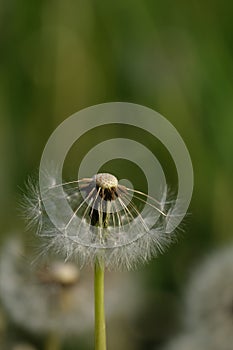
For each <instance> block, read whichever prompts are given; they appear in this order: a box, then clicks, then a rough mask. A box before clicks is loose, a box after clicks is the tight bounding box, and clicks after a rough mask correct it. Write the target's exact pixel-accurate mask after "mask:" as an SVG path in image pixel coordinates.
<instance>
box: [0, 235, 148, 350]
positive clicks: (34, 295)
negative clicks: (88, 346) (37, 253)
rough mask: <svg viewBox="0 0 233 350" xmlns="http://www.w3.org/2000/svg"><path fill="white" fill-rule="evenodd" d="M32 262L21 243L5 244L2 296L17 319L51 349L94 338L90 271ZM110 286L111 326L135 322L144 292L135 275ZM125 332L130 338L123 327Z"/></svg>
mask: <svg viewBox="0 0 233 350" xmlns="http://www.w3.org/2000/svg"><path fill="white" fill-rule="evenodd" d="M28 260H31V254H30V255H29V254H28V252H27V251H26V249H25V247H24V245H23V244H22V242H21V241H20V240H19V239H16V238H13V237H12V238H11V239H8V240H7V241H6V242H5V244H4V245H3V246H2V249H1V254H0V298H1V302H2V305H3V307H4V309H5V310H6V311H7V314H8V315H9V316H10V318H11V320H12V321H14V323H15V324H16V325H19V326H20V327H21V328H24V329H25V330H27V331H29V332H31V333H33V334H36V335H38V334H39V335H42V336H43V337H44V338H45V341H46V344H45V345H46V349H47V348H48V349H50V348H51V349H56V350H57V349H59V348H60V346H61V344H62V342H63V341H65V340H66V339H67V337H68V336H70V335H76V336H77V337H79V338H82V339H84V338H85V337H86V336H89V333H90V332H91V331H92V323H93V310H92V299H93V291H92V274H91V273H90V271H85V272H83V271H80V270H79V269H78V267H77V266H76V264H74V263H72V262H66V263H64V262H63V261H61V260H58V259H55V260H54V259H53V260H51V261H50V263H49V265H48V263H47V259H46V260H45V261H42V262H40V263H39V262H38V263H37V264H36V265H34V266H33V267H32V266H31V265H30V264H28ZM106 285H107V287H108V288H107V293H106V300H107V302H108V308H107V310H106V314H107V317H108V319H109V320H110V322H113V321H117V320H118V318H120V319H122V317H123V318H124V319H126V320H128V321H129V320H130V319H131V318H132V317H134V316H135V315H137V313H138V312H139V310H140V299H141V296H142V291H141V288H140V283H139V282H138V280H137V279H136V278H134V276H132V275H131V276H128V275H126V274H123V275H122V274H117V273H116V272H115V273H111V274H110V273H109V274H107V276H106ZM127 296H130V297H127ZM119 328H120V327H119ZM118 330H119V329H118ZM120 334H121V336H122V335H123V336H124V330H122V328H121V330H120ZM127 337H128V335H125V338H126V340H127V339H128V338H127ZM51 344H53V346H52V345H51ZM54 344H55V345H54ZM6 348H10V346H9V347H6ZM113 348H114V347H113Z"/></svg>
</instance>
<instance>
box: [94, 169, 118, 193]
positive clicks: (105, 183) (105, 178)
mask: <svg viewBox="0 0 233 350" xmlns="http://www.w3.org/2000/svg"><path fill="white" fill-rule="evenodd" d="M93 178H94V180H95V182H96V186H97V187H101V188H102V189H111V188H116V187H117V185H118V180H117V178H116V177H115V176H114V175H112V174H108V173H100V174H96V175H94V177H93Z"/></svg>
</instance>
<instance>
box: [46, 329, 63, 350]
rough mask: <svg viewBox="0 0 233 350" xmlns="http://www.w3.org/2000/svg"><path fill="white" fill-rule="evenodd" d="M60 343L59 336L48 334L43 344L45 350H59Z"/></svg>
mask: <svg viewBox="0 0 233 350" xmlns="http://www.w3.org/2000/svg"><path fill="white" fill-rule="evenodd" d="M60 349H61V342H60V338H59V335H58V334H57V333H55V332H50V333H49V334H48V336H47V339H46V342H45V350H60Z"/></svg>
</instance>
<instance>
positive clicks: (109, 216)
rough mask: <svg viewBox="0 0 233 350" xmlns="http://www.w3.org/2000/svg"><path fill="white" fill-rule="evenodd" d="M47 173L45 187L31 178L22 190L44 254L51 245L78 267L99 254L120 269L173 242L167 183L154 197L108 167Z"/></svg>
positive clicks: (153, 254)
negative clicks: (67, 175)
mask: <svg viewBox="0 0 233 350" xmlns="http://www.w3.org/2000/svg"><path fill="white" fill-rule="evenodd" d="M46 176H48V175H46V174H45V177H44V178H43V182H44V183H43V188H40V190H39V187H38V185H35V184H34V185H33V186H31V187H30V188H29V193H28V196H25V197H26V216H28V220H29V222H30V223H31V225H33V224H35V225H36V227H37V233H38V235H39V236H41V237H43V238H44V239H46V244H45V246H44V254H47V252H48V250H49V249H53V250H54V251H55V252H56V253H58V254H60V253H61V254H62V255H63V256H64V257H65V259H66V261H67V260H69V259H75V260H76V261H77V262H78V264H79V266H80V267H83V266H85V265H87V264H91V265H94V263H95V262H96V261H97V260H98V261H100V260H101V261H103V262H104V264H105V266H106V267H107V268H109V269H113V270H117V269H121V270H124V269H132V268H136V266H137V265H138V264H140V263H146V262H147V261H148V260H150V259H151V258H152V257H156V256H157V255H158V254H159V253H162V252H164V251H165V250H166V248H167V247H168V246H169V245H170V244H171V243H172V242H174V237H175V234H174V232H173V231H172V232H170V231H171V230H170V231H168V228H169V229H170V227H169V219H170V217H171V216H174V214H173V211H172V210H173V207H174V201H171V200H170V198H168V194H167V188H164V191H162V193H161V198H153V197H151V196H149V195H147V194H146V193H144V192H141V191H140V190H137V189H133V188H129V187H126V186H123V185H121V184H119V182H118V179H117V177H116V176H115V175H112V174H109V173H98V174H95V175H94V176H93V177H91V178H82V179H78V180H74V181H69V182H61V183H58V182H53V181H51V178H52V176H50V175H49V176H48V180H47V177H46ZM46 183H47V186H46ZM52 183H53V184H52ZM51 184H52V185H51ZM30 192H31V193H30ZM32 198H33V200H32ZM168 199H169V200H168ZM35 208H36V212H35ZM38 208H39V209H38ZM49 213H50V214H51V213H52V217H53V218H52V219H51V217H50V215H49ZM178 214H179V213H178ZM175 215H176V214H175Z"/></svg>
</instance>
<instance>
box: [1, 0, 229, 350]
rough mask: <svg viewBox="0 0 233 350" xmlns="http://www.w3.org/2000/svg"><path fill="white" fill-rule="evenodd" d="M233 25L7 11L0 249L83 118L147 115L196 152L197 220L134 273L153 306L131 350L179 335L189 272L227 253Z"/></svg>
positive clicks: (192, 10) (61, 4)
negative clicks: (24, 199) (61, 129)
mask: <svg viewBox="0 0 233 350" xmlns="http://www.w3.org/2000/svg"><path fill="white" fill-rule="evenodd" d="M232 15H233V2H231V1H222V2H220V1H217V0H214V1H207V0H205V1H188V2H187V1H182V0H180V1H176V2H174V1H171V0H163V1H152V0H145V1H142V0H134V1H132V0H128V1H123V0H119V1H117V2H113V1H106V0H103V1H102V0H101V1H93V0H92V1H91V0H86V1H75V0H69V1H66V2H65V1H61V0H57V1H50V0H46V1H29V0H23V1H14V0H12V1H2V2H1V6H0V26H1V28H0V55H1V65H0V75H1V79H0V152H1V167H0V183H1V196H0V219H1V242H3V241H4V240H5V239H6V238H7V235H8V234H9V233H10V232H14V231H16V230H17V229H18V230H20V231H23V230H24V223H23V222H22V220H21V219H20V215H19V213H18V204H17V203H18V200H19V197H20V188H22V187H23V186H24V182H25V179H26V178H27V177H28V175H29V174H32V173H35V171H36V170H37V168H38V166H39V161H40V156H41V153H42V151H43V148H44V145H45V143H46V141H47V139H48V138H49V136H50V134H51V133H52V131H53V130H54V129H55V128H56V127H57V126H58V125H59V124H60V123H61V122H62V121H63V120H65V119H66V118H67V117H68V116H70V115H71V114H73V113H75V112H77V111H79V110H80V109H82V108H85V107H88V106H90V105H94V104H98V103H103V102H111V101H126V102H132V103H137V104H142V105H145V106H147V107H150V108H152V109H154V110H156V111H158V112H159V113H161V114H162V115H164V116H165V117H166V118H167V119H168V120H169V121H170V122H171V123H172V124H173V125H174V126H175V127H176V129H177V130H178V132H179V133H180V134H181V136H182V137H183V140H184V141H185V143H186V145H187V147H188V149H189V152H190V155H191V158H192V162H193V167H194V176H195V188H194V194H193V199H192V203H191V206H190V210H189V211H190V213H191V215H190V216H189V217H188V218H187V220H186V225H185V234H182V237H181V238H180V239H179V243H178V244H176V245H174V246H173V247H171V248H170V250H169V251H168V252H167V253H166V254H165V255H164V256H162V257H160V258H159V259H156V260H153V261H152V262H151V263H150V264H149V265H147V266H145V267H143V268H142V269H141V271H140V273H139V275H140V278H142V279H143V286H144V290H145V292H146V299H147V301H148V302H147V304H146V305H145V306H144V308H143V310H142V311H141V312H140V314H139V315H138V317H135V322H134V323H133V324H132V325H131V333H130V334H129V339H131V340H132V342H133V344H134V345H133V348H134V349H136V350H137V349H138V350H139V349H140V350H141V349H148V350H150V349H159V346H161V345H162V344H163V343H165V342H166V340H167V339H168V338H169V337H171V336H172V334H174V333H175V332H176V329H177V328H178V327H179V314H178V309H179V307H178V306H179V304H180V303H181V302H182V290H183V289H182V288H183V285H184V284H185V282H186V280H187V278H188V276H189V273H190V271H191V270H192V268H193V266H195V264H196V263H197V262H198V261H199V259H200V258H201V257H202V256H204V255H205V254H206V253H207V252H209V251H210V250H212V249H214V248H216V247H219V246H221V245H224V244H227V243H228V242H231V241H232V226H233V215H232V208H233V186H232V176H233V137H232V136H233V135H232V134H233V44H232V34H233V22H232ZM87 142H88V141H87ZM91 142H93V140H91ZM165 161H166V160H165ZM25 235H27V234H26V233H25ZM132 273H134V272H132ZM8 322H10V321H8ZM6 332H7V331H6ZM17 332H18V333H17V334H18V337H19V339H21V338H22V339H23V340H28V341H31V342H32V343H33V342H34V343H35V344H37V343H36V342H35V339H34V338H33V337H32V335H31V334H27V333H26V334H25V332H24V333H23V332H22V333H20V330H18V329H17ZM37 342H38V340H37ZM38 344H39V345H38ZM38 344H37V346H41V345H40V342H39V343H38ZM77 344H79V342H78V340H75V342H74V344H71V345H70V344H64V347H63V348H64V349H73V348H78V347H77ZM79 346H80V347H79V348H80V349H84V350H85V349H87V350H88V349H90V347H88V346H87V345H86V346H85V345H83V343H82V345H79ZM39 348H40V347H39Z"/></svg>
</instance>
